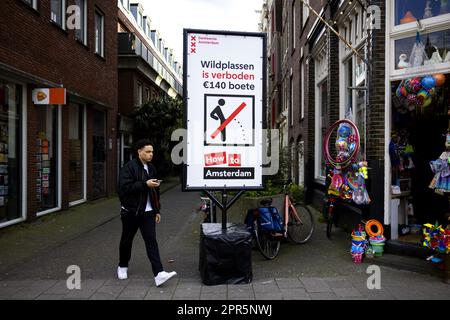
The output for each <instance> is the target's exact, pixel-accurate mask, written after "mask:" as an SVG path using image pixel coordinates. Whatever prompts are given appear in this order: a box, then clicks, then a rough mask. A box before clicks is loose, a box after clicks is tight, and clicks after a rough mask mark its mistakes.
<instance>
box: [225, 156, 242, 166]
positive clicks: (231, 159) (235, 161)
mask: <svg viewBox="0 0 450 320" xmlns="http://www.w3.org/2000/svg"><path fill="white" fill-rule="evenodd" d="M241 163H242V162H241V155H240V154H230V155H228V165H229V166H230V167H240V166H241Z"/></svg>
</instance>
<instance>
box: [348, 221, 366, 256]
mask: <svg viewBox="0 0 450 320" xmlns="http://www.w3.org/2000/svg"><path fill="white" fill-rule="evenodd" d="M366 247H367V240H366V233H365V232H364V228H363V227H362V226H361V225H359V227H358V230H353V231H352V247H351V250H350V253H351V255H352V260H353V262H354V263H356V264H361V263H362V260H363V256H364V252H365V251H366Z"/></svg>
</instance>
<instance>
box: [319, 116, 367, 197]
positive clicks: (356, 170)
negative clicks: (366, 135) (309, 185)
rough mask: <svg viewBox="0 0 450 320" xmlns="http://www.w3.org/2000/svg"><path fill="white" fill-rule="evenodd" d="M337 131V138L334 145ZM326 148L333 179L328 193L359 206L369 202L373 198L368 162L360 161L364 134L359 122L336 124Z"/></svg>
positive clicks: (325, 139) (341, 121)
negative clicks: (361, 138) (356, 123)
mask: <svg viewBox="0 0 450 320" xmlns="http://www.w3.org/2000/svg"><path fill="white" fill-rule="evenodd" d="M334 132H336V140H335V143H334V145H333V146H330V140H331V136H332V135H333V134H334ZM323 148H324V149H323V153H324V157H325V160H326V163H327V167H328V171H329V172H330V175H329V177H330V178H331V183H330V185H329V186H328V195H329V196H332V197H337V198H340V199H342V200H344V201H353V202H354V203H356V204H358V205H362V204H369V203H370V197H369V194H368V192H367V189H366V185H365V180H367V179H368V168H367V166H368V164H367V162H366V161H364V160H363V159H361V160H358V156H359V148H360V136H359V132H358V128H357V127H356V125H355V124H354V123H353V122H352V121H350V120H348V119H345V120H339V121H337V122H336V123H334V124H333V125H332V126H331V127H330V128H329V129H328V131H327V133H326V134H325V137H324V143H323Z"/></svg>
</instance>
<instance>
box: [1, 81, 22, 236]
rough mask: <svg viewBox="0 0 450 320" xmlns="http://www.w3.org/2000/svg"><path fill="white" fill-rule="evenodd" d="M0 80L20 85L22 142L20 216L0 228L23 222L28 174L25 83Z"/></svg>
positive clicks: (2, 224) (4, 223)
mask: <svg viewBox="0 0 450 320" xmlns="http://www.w3.org/2000/svg"><path fill="white" fill-rule="evenodd" d="M1 79H2V80H5V81H9V82H11V83H14V84H15V85H19V86H21V87H22V106H21V112H22V114H21V117H22V121H21V126H22V132H21V135H22V137H21V143H22V149H21V150H20V152H22V155H21V157H22V163H21V168H20V170H21V173H20V175H21V178H22V185H21V188H20V190H21V192H22V197H21V203H20V205H21V211H22V213H21V217H19V218H17V219H13V220H9V221H5V222H3V223H0V229H1V228H5V227H8V226H10V225H13V224H17V223H20V222H23V221H25V220H26V219H27V212H28V191H27V190H28V175H27V174H26V173H27V172H28V167H27V166H28V160H27V157H25V155H26V154H27V152H28V148H27V145H28V138H27V137H28V136H27V135H28V126H27V111H28V101H27V97H28V87H27V84H26V83H24V82H20V81H16V80H13V79H10V78H8V77H4V76H2V78H1Z"/></svg>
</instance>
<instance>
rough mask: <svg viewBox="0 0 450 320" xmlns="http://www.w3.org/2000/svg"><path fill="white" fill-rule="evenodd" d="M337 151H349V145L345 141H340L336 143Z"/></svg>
mask: <svg viewBox="0 0 450 320" xmlns="http://www.w3.org/2000/svg"><path fill="white" fill-rule="evenodd" d="M336 149H337V150H338V151H339V152H345V151H347V150H348V143H347V141H346V140H345V139H339V140H337V141H336Z"/></svg>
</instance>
